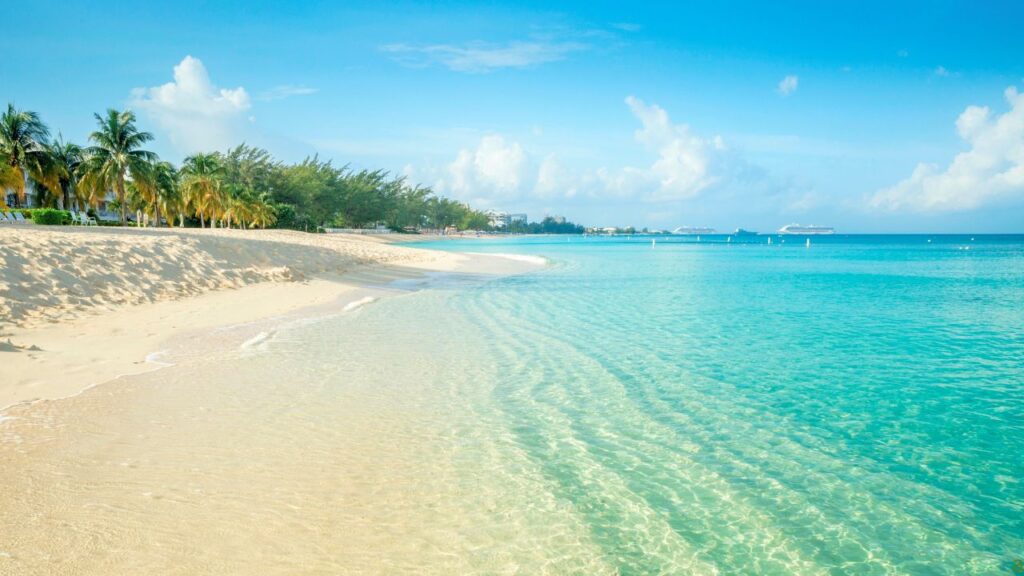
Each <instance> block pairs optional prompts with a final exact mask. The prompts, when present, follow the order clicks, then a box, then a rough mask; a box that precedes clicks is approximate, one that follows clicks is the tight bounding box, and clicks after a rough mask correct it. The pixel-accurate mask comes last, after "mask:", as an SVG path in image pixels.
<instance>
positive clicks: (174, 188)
mask: <svg viewBox="0 0 1024 576" xmlns="http://www.w3.org/2000/svg"><path fill="white" fill-rule="evenodd" d="M152 174H153V193H152V202H153V216H154V217H153V222H154V226H157V227H159V226H160V214H161V212H162V213H163V214H164V217H165V218H167V224H168V225H169V226H171V227H173V226H174V213H175V212H176V213H178V214H179V215H182V216H181V225H182V226H184V225H185V217H184V215H183V213H184V211H185V209H184V208H183V207H182V206H181V204H182V202H181V190H180V188H179V186H178V171H177V170H176V169H175V168H174V165H172V164H171V163H170V162H157V163H155V164H153V168H152Z"/></svg>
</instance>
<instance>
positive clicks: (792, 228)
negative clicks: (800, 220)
mask: <svg viewBox="0 0 1024 576" xmlns="http://www.w3.org/2000/svg"><path fill="white" fill-rule="evenodd" d="M835 233H836V229H835V228H830V227H828V226H814V225H811V226H801V225H799V224H787V225H785V226H783V227H782V228H779V234H800V235H803V236H817V235H822V234H835Z"/></svg>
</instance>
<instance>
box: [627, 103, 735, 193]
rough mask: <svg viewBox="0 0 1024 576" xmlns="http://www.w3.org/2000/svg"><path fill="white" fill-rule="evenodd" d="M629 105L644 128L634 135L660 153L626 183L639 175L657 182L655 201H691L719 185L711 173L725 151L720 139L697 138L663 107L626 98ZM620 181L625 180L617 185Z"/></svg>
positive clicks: (716, 177)
mask: <svg viewBox="0 0 1024 576" xmlns="http://www.w3.org/2000/svg"><path fill="white" fill-rule="evenodd" d="M626 104H627V105H628V106H629V109H630V110H631V111H632V112H633V115H634V116H636V118H637V119H638V120H640V123H641V124H642V126H643V127H642V128H641V129H640V130H637V131H636V133H635V136H636V139H637V141H638V142H640V143H641V144H643V145H644V146H646V147H647V148H649V149H651V150H655V151H657V154H658V159H657V160H656V161H655V162H654V164H652V165H651V166H650V168H648V169H646V170H637V169H632V171H633V172H634V174H628V175H625V177H626V179H627V180H635V179H636V178H635V177H636V175H638V174H639V175H643V176H645V177H646V179H649V180H655V181H656V182H657V187H656V189H655V191H654V192H653V193H652V194H651V199H653V200H682V199H686V198H692V197H694V196H696V195H697V194H699V193H700V192H701V191H702V190H704V189H706V188H708V187H709V186H711V185H712V184H714V183H716V181H717V180H718V179H719V177H718V176H717V175H715V174H713V173H712V164H713V163H714V162H715V161H716V160H717V156H718V155H720V153H722V152H723V151H724V150H725V145H724V143H723V142H722V139H721V137H718V136H715V137H714V138H710V139H707V138H702V137H700V136H697V135H695V134H693V133H692V132H691V131H690V127H689V126H687V125H686V124H673V123H672V121H671V119H670V118H669V116H668V113H667V112H665V110H664V109H663V108H661V107H659V106H657V105H654V104H652V105H650V106H648V105H647V104H645V103H644V102H643V101H642V100H640V99H638V98H635V97H633V96H629V97H628V98H626ZM621 182H622V177H620V178H619V179H618V180H617V185H618V184H619V183H621Z"/></svg>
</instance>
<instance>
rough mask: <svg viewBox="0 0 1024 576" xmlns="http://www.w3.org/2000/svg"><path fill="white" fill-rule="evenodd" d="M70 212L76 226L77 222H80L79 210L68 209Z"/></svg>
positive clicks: (72, 222)
mask: <svg viewBox="0 0 1024 576" xmlns="http://www.w3.org/2000/svg"><path fill="white" fill-rule="evenodd" d="M68 213H70V214H71V225H72V226H74V225H75V224H80V222H79V221H78V212H77V211H76V210H68Z"/></svg>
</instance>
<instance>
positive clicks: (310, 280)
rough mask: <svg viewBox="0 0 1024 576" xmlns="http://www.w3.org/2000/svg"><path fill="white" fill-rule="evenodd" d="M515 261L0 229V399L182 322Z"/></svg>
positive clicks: (95, 367)
mask: <svg viewBox="0 0 1024 576" xmlns="http://www.w3.org/2000/svg"><path fill="white" fill-rule="evenodd" d="M389 240H390V239H389ZM510 266H511V268H509V267H510ZM516 266H517V265H516V264H515V263H509V262H504V263H503V262H497V261H495V260H494V259H485V258H481V257H470V256H463V255H457V254H451V253H444V252H436V251H429V250H421V249H414V248H407V247H404V246H395V245H393V244H392V243H391V242H382V241H380V239H378V238H374V237H360V236H345V235H322V234H321V235H313V234H305V233H301V232H291V231H279V230H267V231H262V230H261V231H241V230H187V231H186V230H145V229H142V230H140V229H116V228H115V229H110V228H69V227H65V228H42V227H19V228H7V229H0V359H2V366H3V368H2V371H3V374H4V377H3V378H2V379H0V410H2V409H3V408H5V407H9V406H11V405H13V404H17V403H23V402H30V401H35V400H40V399H56V398H63V397H67V396H70V395H73V394H75V393H77V392H80V391H81V390H83V389H86V388H88V387H90V386H93V385H96V384H99V383H101V382H105V381H108V380H111V379H113V378H115V377H117V376H121V375H128V374H134V373H139V372H144V371H147V370H152V369H155V368H157V367H159V366H160V364H159V362H154V361H153V360H154V357H153V356H152V354H153V353H154V352H158V351H161V350H164V349H166V348H167V347H168V345H169V344H168V343H169V342H172V341H174V340H179V341H180V340H182V339H187V338H188V336H189V334H195V333H199V332H204V331H209V330H211V329H213V328H216V327H219V326H228V325H237V324H242V323H253V322H255V321H258V320H264V319H268V318H276V317H282V316H286V315H288V314H295V313H297V312H299V311H302V310H306V309H308V308H310V307H316V306H323V307H329V308H331V309H335V310H336V309H343V308H344V306H346V305H347V304H348V303H351V302H355V301H359V300H362V299H366V298H376V297H379V296H380V294H379V293H376V292H373V291H374V290H380V289H381V288H382V287H385V286H387V285H388V284H389V283H390V282H392V281H393V280H395V279H399V278H409V277H415V276H420V275H422V274H424V273H426V272H430V271H434V272H445V271H447V272H450V271H457V270H458V271H466V272H477V273H505V272H509V271H515V270H514V269H515V267H516ZM518 267H519V268H522V264H519V265H518ZM147 358H148V360H147Z"/></svg>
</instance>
